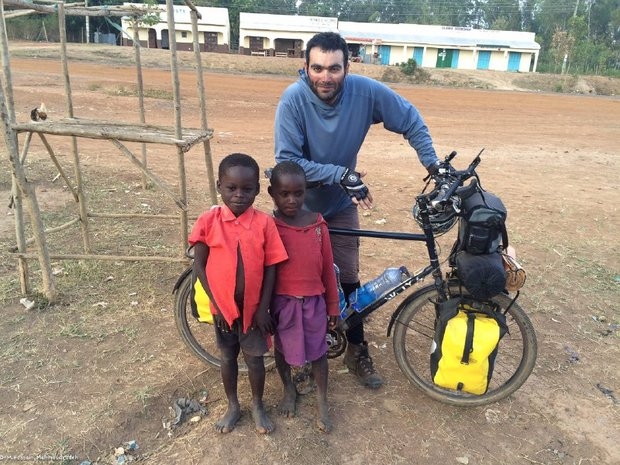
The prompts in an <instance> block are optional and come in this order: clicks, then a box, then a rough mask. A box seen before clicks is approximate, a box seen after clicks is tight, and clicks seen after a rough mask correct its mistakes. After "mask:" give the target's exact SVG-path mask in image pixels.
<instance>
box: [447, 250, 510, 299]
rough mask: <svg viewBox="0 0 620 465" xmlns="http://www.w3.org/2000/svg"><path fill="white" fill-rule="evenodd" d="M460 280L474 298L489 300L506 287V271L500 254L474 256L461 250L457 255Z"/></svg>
mask: <svg viewBox="0 0 620 465" xmlns="http://www.w3.org/2000/svg"><path fill="white" fill-rule="evenodd" d="M455 261H456V270H457V273H458V277H459V280H460V281H461V283H462V284H463V286H465V289H467V291H468V292H469V293H470V294H471V295H472V297H474V298H476V299H479V300H489V299H492V298H493V297H495V296H496V295H498V294H500V293H501V292H502V291H503V290H504V288H505V286H506V270H505V269H504V262H503V261H502V255H501V254H500V253H491V254H484V255H474V254H471V253H468V252H466V251H464V250H461V251H460V252H458V253H457V254H456V259H455Z"/></svg>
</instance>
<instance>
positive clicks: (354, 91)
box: [275, 32, 439, 389]
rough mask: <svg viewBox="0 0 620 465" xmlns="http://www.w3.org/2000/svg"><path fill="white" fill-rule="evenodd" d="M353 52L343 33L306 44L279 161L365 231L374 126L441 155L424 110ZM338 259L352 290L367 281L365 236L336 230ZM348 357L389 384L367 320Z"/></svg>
mask: <svg viewBox="0 0 620 465" xmlns="http://www.w3.org/2000/svg"><path fill="white" fill-rule="evenodd" d="M348 58H349V51H348V47H347V43H346V42H345V40H344V39H343V38H342V37H341V36H340V35H339V34H337V33H333V32H322V33H319V34H316V35H315V36H314V37H313V38H312V39H310V41H308V44H307V46H306V61H305V64H304V68H303V69H302V70H300V72H299V73H300V78H299V80H298V81H297V82H295V83H294V84H292V85H290V86H289V87H288V88H287V89H286V90H285V91H284V93H283V94H282V96H281V98H280V102H279V104H278V108H277V110H276V119H275V158H276V162H281V161H284V160H293V161H295V162H297V163H299V164H300V165H301V166H302V168H303V169H304V171H305V173H306V177H307V180H308V182H309V183H314V182H316V183H320V185H319V187H315V188H311V189H308V190H307V192H306V200H305V205H306V207H307V208H308V209H309V210H311V211H316V212H320V213H321V214H322V215H323V217H324V218H325V220H326V221H327V223H328V225H329V226H330V227H339V228H355V229H359V216H358V207H361V208H363V209H368V208H372V201H373V199H372V195H371V194H370V192H369V190H368V187H367V186H366V185H365V184H364V182H363V181H362V177H363V176H364V175H365V174H366V173H365V172H363V171H357V170H356V165H357V154H358V152H359V150H360V148H361V146H362V143H363V142H364V139H365V137H366V134H367V133H368V130H369V128H370V126H371V125H372V124H375V123H380V122H382V123H383V125H384V127H385V128H386V129H387V130H389V131H392V132H395V133H399V134H402V135H403V137H404V138H405V139H407V140H408V141H409V144H410V145H411V146H412V147H413V148H414V149H415V150H416V152H417V154H418V158H419V160H420V162H421V163H422V165H423V166H424V167H426V169H427V170H428V171H429V172H430V173H435V172H436V171H437V164H438V163H439V160H438V158H437V155H436V153H435V149H434V148H433V142H432V139H431V136H430V134H429V131H428V128H427V127H426V125H425V123H424V121H423V119H422V117H421V116H420V114H419V113H418V110H417V109H416V108H415V107H414V106H413V105H411V103H409V102H408V101H407V100H405V99H404V98H403V97H401V96H400V95H398V94H397V93H396V92H394V91H393V90H391V89H390V88H389V87H387V86H385V85H384V84H382V83H380V82H378V81H374V80H372V79H370V78H367V77H364V76H359V75H351V74H349V60H348ZM331 241H332V247H333V252H334V261H335V262H336V265H338V267H339V268H340V279H341V282H342V288H343V290H344V293H345V295H346V296H348V295H349V294H350V293H352V292H353V291H355V289H357V288H358V287H359V286H360V282H359V238H357V237H348V236H338V235H332V236H331ZM346 336H347V340H348V342H349V344H348V346H347V352H346V354H345V357H344V362H345V364H346V365H347V367H348V368H349V370H350V371H351V372H352V373H354V374H355V375H357V377H358V378H359V380H360V382H361V383H362V384H364V385H365V386H367V387H369V388H373V389H376V388H378V387H380V386H381V385H382V384H383V379H382V377H381V376H380V375H379V374H378V373H377V372H376V370H375V368H374V365H373V362H372V358H371V357H370V355H369V353H368V344H367V343H366V341H365V339H364V326H363V324H361V325H358V326H355V327H353V328H351V329H350V330H348V331H347V334H346Z"/></svg>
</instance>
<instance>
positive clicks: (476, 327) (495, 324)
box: [431, 299, 508, 394]
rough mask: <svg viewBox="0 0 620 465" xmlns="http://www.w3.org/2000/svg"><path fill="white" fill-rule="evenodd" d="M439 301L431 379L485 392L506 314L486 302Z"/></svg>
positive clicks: (477, 392) (504, 327) (473, 392)
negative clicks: (495, 309)
mask: <svg viewBox="0 0 620 465" xmlns="http://www.w3.org/2000/svg"><path fill="white" fill-rule="evenodd" d="M454 300H456V301H460V299H452V300H449V301H448V302H446V303H444V304H440V310H439V318H438V320H437V324H436V328H435V336H434V339H433V348H432V353H431V374H432V377H433V382H434V383H435V384H436V385H438V386H441V387H443V388H447V389H453V390H455V391H463V392H467V393H470V394H484V393H485V392H487V389H488V387H489V382H490V381H491V377H492V375H493V366H494V363H495V357H496V356H497V352H498V345H499V341H500V340H501V338H502V337H503V336H504V335H505V334H506V333H507V332H508V328H507V326H506V317H505V316H504V315H503V314H502V313H499V312H496V311H494V309H492V308H491V307H490V306H489V305H488V304H484V305H476V307H480V308H474V307H473V306H470V305H467V304H464V303H461V302H454Z"/></svg>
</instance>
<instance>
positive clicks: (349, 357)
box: [344, 342, 383, 389]
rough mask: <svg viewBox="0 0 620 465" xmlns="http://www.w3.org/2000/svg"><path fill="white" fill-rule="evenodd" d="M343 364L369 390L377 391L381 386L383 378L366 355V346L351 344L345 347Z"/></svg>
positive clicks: (364, 344)
mask: <svg viewBox="0 0 620 465" xmlns="http://www.w3.org/2000/svg"><path fill="white" fill-rule="evenodd" d="M344 364H345V365H346V366H347V368H348V369H349V371H350V372H351V373H353V374H354V375H356V376H357V379H358V380H359V382H360V383H361V384H363V385H364V386H366V387H368V388H370V389H377V388H379V387H381V385H383V378H382V377H381V375H380V374H379V373H377V371H376V370H375V367H374V365H373V363H372V358H371V357H370V355H369V354H368V344H367V343H366V342H363V343H361V344H351V343H349V344H348V346H347V351H346V353H345V355H344Z"/></svg>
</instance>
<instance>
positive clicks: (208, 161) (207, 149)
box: [185, 0, 217, 205]
mask: <svg viewBox="0 0 620 465" xmlns="http://www.w3.org/2000/svg"><path fill="white" fill-rule="evenodd" d="M185 4H186V5H187V6H189V8H190V10H191V12H190V15H191V18H192V37H193V38H194V56H195V57H196V78H197V84H198V99H199V101H200V125H201V127H202V129H203V130H204V131H206V130H207V129H208V124H207V102H206V97H205V85H204V79H203V72H202V56H201V53H200V52H201V50H200V43H199V40H198V18H199V17H200V13H199V12H198V10H197V9H196V7H195V6H194V5H193V4H192V3H191V2H190V1H189V0H185ZM202 145H203V149H204V155H205V165H206V167H207V180H208V184H209V186H208V188H209V194H210V196H211V205H217V191H216V189H215V175H214V172H213V156H212V153H211V143H210V142H209V140H208V139H206V140H204V141H203V143H202Z"/></svg>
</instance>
